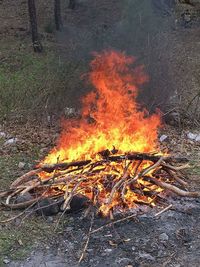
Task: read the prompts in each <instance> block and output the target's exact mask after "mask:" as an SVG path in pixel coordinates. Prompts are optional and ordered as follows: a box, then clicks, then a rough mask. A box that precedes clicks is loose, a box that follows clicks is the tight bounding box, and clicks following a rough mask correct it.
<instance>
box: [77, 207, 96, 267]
mask: <svg viewBox="0 0 200 267" xmlns="http://www.w3.org/2000/svg"><path fill="white" fill-rule="evenodd" d="M93 224H94V212H93V213H92V217H91V221H90V228H89V231H88V237H87V240H86V243H85V246H84V248H83V251H82V253H81V256H80V258H79V261H78V263H79V264H80V263H81V261H82V260H83V258H84V255H85V252H86V250H87V248H88V244H89V241H90V236H91V233H92V227H93Z"/></svg>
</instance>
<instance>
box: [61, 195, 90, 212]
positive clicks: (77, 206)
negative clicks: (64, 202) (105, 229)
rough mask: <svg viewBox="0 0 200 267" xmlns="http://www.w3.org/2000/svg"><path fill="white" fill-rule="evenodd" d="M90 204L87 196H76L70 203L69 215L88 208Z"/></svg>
mask: <svg viewBox="0 0 200 267" xmlns="http://www.w3.org/2000/svg"><path fill="white" fill-rule="evenodd" d="M89 202H90V200H89V199H88V198H87V197H85V196H82V195H77V196H74V197H73V198H72V200H71V202H70V208H69V210H68V211H67V213H70V212H77V211H80V210H82V209H84V208H86V207H88V205H89ZM61 210H63V208H62V207H61Z"/></svg>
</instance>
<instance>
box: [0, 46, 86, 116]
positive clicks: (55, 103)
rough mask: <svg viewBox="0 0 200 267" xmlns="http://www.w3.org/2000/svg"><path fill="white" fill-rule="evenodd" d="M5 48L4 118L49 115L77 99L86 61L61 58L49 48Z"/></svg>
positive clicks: (0, 69)
mask: <svg viewBox="0 0 200 267" xmlns="http://www.w3.org/2000/svg"><path fill="white" fill-rule="evenodd" d="M22 47H23V46H22ZM0 48H2V45H1V44H0ZM2 51H3V52H2V54H4V55H5V56H4V58H3V60H2V61H1V62H0V103H1V105H0V119H1V118H4V119H7V118H9V117H10V116H12V117H21V116H24V117H28V116H37V117H39V116H47V115H49V114H51V113H57V112H61V111H62V110H63V109H64V107H66V106H67V105H71V104H73V103H76V102H77V98H76V97H75V95H76V92H77V90H79V89H80V90H81V87H82V86H81V82H80V81H79V77H80V76H81V74H82V73H84V72H85V71H86V70H85V64H84V63H83V62H76V61H73V60H72V61H69V60H66V59H61V58H60V57H59V56H57V55H56V53H55V52H53V51H47V48H46V51H47V52H44V53H41V54H36V53H33V52H30V51H29V50H27V49H24V48H22V49H21V50H9V49H8V48H5V47H3V48H2Z"/></svg>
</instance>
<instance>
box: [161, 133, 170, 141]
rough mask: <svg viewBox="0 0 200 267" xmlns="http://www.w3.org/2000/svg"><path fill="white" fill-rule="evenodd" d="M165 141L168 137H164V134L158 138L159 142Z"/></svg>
mask: <svg viewBox="0 0 200 267" xmlns="http://www.w3.org/2000/svg"><path fill="white" fill-rule="evenodd" d="M167 139H168V136H167V135H165V134H163V135H161V137H160V142H164V141H166V140H167Z"/></svg>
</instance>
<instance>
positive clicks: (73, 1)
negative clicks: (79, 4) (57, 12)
mask: <svg viewBox="0 0 200 267" xmlns="http://www.w3.org/2000/svg"><path fill="white" fill-rule="evenodd" d="M75 7H76V0H69V6H68V8H70V9H74V8H75Z"/></svg>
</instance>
